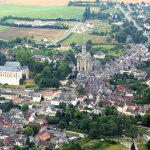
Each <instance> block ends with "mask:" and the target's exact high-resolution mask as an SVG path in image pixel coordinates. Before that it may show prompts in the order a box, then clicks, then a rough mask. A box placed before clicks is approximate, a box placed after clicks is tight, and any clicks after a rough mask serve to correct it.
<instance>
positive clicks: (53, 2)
mask: <svg viewBox="0 0 150 150" xmlns="http://www.w3.org/2000/svg"><path fill="white" fill-rule="evenodd" d="M83 1H86V0H83ZM91 1H95V0H91ZM104 1H106V0H104ZM112 1H116V0H112ZM117 1H123V2H126V3H131V2H132V3H138V2H142V1H145V2H150V1H149V0H117ZM68 2H69V0H0V4H15V5H30V6H65V5H67V4H68Z"/></svg>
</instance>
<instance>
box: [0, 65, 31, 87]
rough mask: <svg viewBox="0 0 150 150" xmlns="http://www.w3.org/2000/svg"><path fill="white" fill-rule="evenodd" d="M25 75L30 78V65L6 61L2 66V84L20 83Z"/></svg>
mask: <svg viewBox="0 0 150 150" xmlns="http://www.w3.org/2000/svg"><path fill="white" fill-rule="evenodd" d="M23 77H25V78H26V79H28V78H29V69H28V66H21V65H20V63H18V62H6V63H5V65H4V66H0V84H8V85H19V84H20V79H22V78H23Z"/></svg>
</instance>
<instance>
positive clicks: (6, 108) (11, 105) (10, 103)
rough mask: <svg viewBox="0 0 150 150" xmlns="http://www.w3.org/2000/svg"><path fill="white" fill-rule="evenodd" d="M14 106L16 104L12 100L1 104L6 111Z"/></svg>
mask: <svg viewBox="0 0 150 150" xmlns="http://www.w3.org/2000/svg"><path fill="white" fill-rule="evenodd" d="M13 106H14V105H13V102H12V101H10V102H6V103H4V104H3V105H2V106H1V108H2V110H3V111H4V112H9V111H10V109H11V108H13Z"/></svg>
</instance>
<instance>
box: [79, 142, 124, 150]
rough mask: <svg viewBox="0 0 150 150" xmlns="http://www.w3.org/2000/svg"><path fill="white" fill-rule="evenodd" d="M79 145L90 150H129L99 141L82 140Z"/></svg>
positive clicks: (118, 145)
mask: <svg viewBox="0 0 150 150" xmlns="http://www.w3.org/2000/svg"><path fill="white" fill-rule="evenodd" d="M79 144H80V145H81V147H82V148H89V149H91V150H127V148H126V147H125V146H123V145H121V144H114V145H111V144H108V143H105V142H101V141H99V140H89V139H81V140H79Z"/></svg>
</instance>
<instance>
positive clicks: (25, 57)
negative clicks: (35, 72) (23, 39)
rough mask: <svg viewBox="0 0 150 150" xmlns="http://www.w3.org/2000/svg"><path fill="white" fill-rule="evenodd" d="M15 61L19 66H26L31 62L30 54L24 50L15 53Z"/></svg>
mask: <svg viewBox="0 0 150 150" xmlns="http://www.w3.org/2000/svg"><path fill="white" fill-rule="evenodd" d="M16 60H17V61H18V62H20V63H21V65H28V64H29V62H30V60H31V55H30V52H29V51H26V50H19V51H17V53H16Z"/></svg>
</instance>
